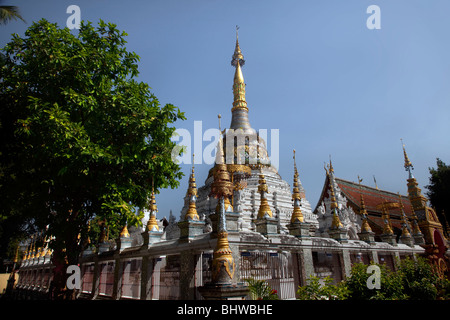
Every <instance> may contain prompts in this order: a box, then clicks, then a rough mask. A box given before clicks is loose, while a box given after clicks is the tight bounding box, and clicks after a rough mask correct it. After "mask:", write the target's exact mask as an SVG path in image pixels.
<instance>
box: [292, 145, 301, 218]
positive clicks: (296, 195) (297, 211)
mask: <svg viewBox="0 0 450 320" xmlns="http://www.w3.org/2000/svg"><path fill="white" fill-rule="evenodd" d="M292 200H293V201H294V211H293V212H292V216H291V223H294V222H296V221H298V222H304V218H303V214H302V210H301V208H300V207H301V196H300V190H299V188H298V171H297V164H296V162H295V149H294V186H293V192H292Z"/></svg>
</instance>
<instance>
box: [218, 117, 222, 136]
mask: <svg viewBox="0 0 450 320" xmlns="http://www.w3.org/2000/svg"><path fill="white" fill-rule="evenodd" d="M217 118H218V119H219V131H220V132H222V128H221V127H220V119H221V118H222V116H221V115H220V113H219V114H218V115H217Z"/></svg>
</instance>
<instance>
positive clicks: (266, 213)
mask: <svg viewBox="0 0 450 320" xmlns="http://www.w3.org/2000/svg"><path fill="white" fill-rule="evenodd" d="M258 192H259V193H260V194H261V203H260V205H259V210H258V219H262V218H264V217H270V218H272V210H270V206H269V202H268V201H267V197H266V194H267V193H269V189H268V187H267V184H266V179H265V178H264V175H263V174H262V173H261V174H260V175H259V185H258Z"/></svg>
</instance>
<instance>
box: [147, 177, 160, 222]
mask: <svg viewBox="0 0 450 320" xmlns="http://www.w3.org/2000/svg"><path fill="white" fill-rule="evenodd" d="M149 209H150V217H149V219H148V222H147V228H146V231H159V226H158V222H157V221H156V212H158V207H157V206H156V198H155V188H154V183H153V180H152V196H151V200H150V208H149Z"/></svg>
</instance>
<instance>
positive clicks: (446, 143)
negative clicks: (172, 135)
mask: <svg viewBox="0 0 450 320" xmlns="http://www.w3.org/2000/svg"><path fill="white" fill-rule="evenodd" d="M2 4H5V5H9V4H13V5H17V6H19V8H20V10H21V13H22V15H23V17H24V18H25V20H26V21H27V24H24V23H23V22H22V21H17V22H14V21H13V22H11V23H9V24H8V25H6V26H1V27H0V30H1V32H0V46H1V47H2V46H4V45H5V44H6V43H7V42H8V41H9V39H10V35H11V33H18V34H19V35H23V33H24V31H25V30H26V28H27V27H28V26H30V25H31V23H32V22H33V21H37V20H39V19H41V18H46V19H48V20H50V21H51V22H57V23H58V24H59V25H60V26H65V25H66V20H67V18H68V17H69V14H67V13H66V9H67V7H68V6H69V5H72V4H75V5H78V6H79V7H80V9H81V18H82V19H83V20H89V21H92V22H94V23H96V22H98V21H99V19H103V20H105V21H107V22H113V23H116V24H117V25H118V28H119V29H121V30H124V31H126V32H127V33H128V34H129V36H128V37H127V41H128V44H127V49H128V50H130V51H134V52H136V53H137V54H138V55H139V56H140V58H141V59H140V63H139V70H140V75H139V80H141V81H144V82H147V83H149V85H150V87H151V88H152V92H153V93H154V94H155V95H156V96H157V97H158V99H159V100H160V102H161V103H162V104H165V103H172V104H174V105H176V106H178V107H179V108H180V109H181V110H182V111H184V112H185V113H186V116H187V118H188V119H187V120H186V121H183V122H179V123H177V124H176V126H177V127H178V128H185V129H187V130H190V131H191V132H192V133H193V124H194V121H202V126H203V131H205V130H206V129H208V128H217V126H218V123H217V114H219V113H220V114H221V115H222V127H228V126H229V124H230V121H231V107H232V101H233V95H232V82H233V75H234V69H233V68H232V67H231V65H230V61H231V56H232V54H233V51H234V45H235V25H239V27H240V29H239V42H240V45H241V49H242V51H243V54H244V57H245V59H246V64H245V66H244V67H243V74H244V78H245V82H246V84H247V87H246V98H247V102H248V107H249V110H250V111H249V117H250V123H251V124H252V126H253V128H255V129H257V130H258V129H267V130H269V132H270V130H271V129H279V135H280V136H279V141H280V153H279V159H280V168H279V173H280V174H281V176H282V177H283V178H284V179H285V180H287V181H288V182H289V183H290V184H292V177H293V161H292V149H294V148H295V149H296V150H297V166H298V169H299V174H300V179H301V182H302V184H303V187H304V188H305V190H306V197H307V199H308V200H309V201H310V202H311V206H312V207H313V208H314V207H315V205H316V203H317V200H318V198H319V196H320V192H321V190H322V186H323V182H324V179H325V172H324V169H323V165H324V162H326V161H328V159H329V155H331V157H332V160H333V166H334V169H335V174H336V176H337V177H339V178H343V179H347V180H350V181H357V176H358V175H359V176H361V177H362V178H363V179H364V180H363V184H366V185H369V186H374V182H373V175H375V177H376V180H377V183H378V187H379V188H382V189H386V190H390V191H393V192H401V193H402V194H406V192H407V187H406V179H407V173H406V172H405V170H404V168H403V163H404V162H403V152H402V148H401V142H400V138H403V139H404V142H405V144H406V149H407V152H408V155H409V157H410V159H411V161H412V163H413V164H414V167H415V170H414V175H415V177H416V178H417V180H418V182H419V185H420V186H421V187H422V190H423V191H424V192H425V191H426V189H425V187H424V186H425V185H427V184H428V182H429V180H428V179H429V171H428V168H429V167H435V166H436V158H437V157H439V158H441V159H442V160H443V161H444V162H446V163H447V164H448V163H450V125H449V123H450V107H449V105H450V90H449V88H450V55H449V52H450V37H449V35H450V25H449V24H448V13H449V12H450V1H437V0H432V1H425V0H422V1H414V0H408V1H404V0H396V1H381V0H370V1H365V0H354V1H335V0H319V1H317V0H305V1H288V0H280V1H268V0H259V1H257V0H254V1H250V0H246V1H234V0H227V1H223V0H222V1H206V0H197V1H186V0H184V1H183V0H169V1H168V0H160V1H156V0H155V1H136V0H134V1H117V0H109V1H106V0H95V1H92V0H91V1H76V0H71V1H62V0H52V1H50V0H48V1H45V0H44V1H30V0H22V1H20V0H17V1H13V0H10V1H4V2H3V3H2ZM370 5H378V6H379V7H380V10H381V29H379V30H369V29H368V28H367V27H366V20H367V19H368V18H369V16H370V14H368V13H366V9H367V7H368V6H370ZM74 32H76V31H74ZM269 137H270V135H269ZM207 144H208V143H207V142H204V144H203V147H205V146H206V145H207ZM210 167H211V166H210V165H206V164H197V165H196V177H197V185H198V186H200V185H202V184H203V182H204V180H205V179H206V176H207V172H208V170H209V169H210ZM182 169H183V171H184V172H185V174H186V176H185V177H184V178H183V180H182V181H181V185H180V188H179V189H178V190H170V189H169V190H161V193H160V195H159V196H158V197H157V204H158V208H159V213H158V218H162V217H163V216H168V215H169V210H170V209H172V210H173V213H174V215H175V216H176V217H177V218H178V217H179V215H180V210H181V208H182V206H183V196H184V194H185V192H186V188H187V185H188V174H189V171H190V165H182Z"/></svg>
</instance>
